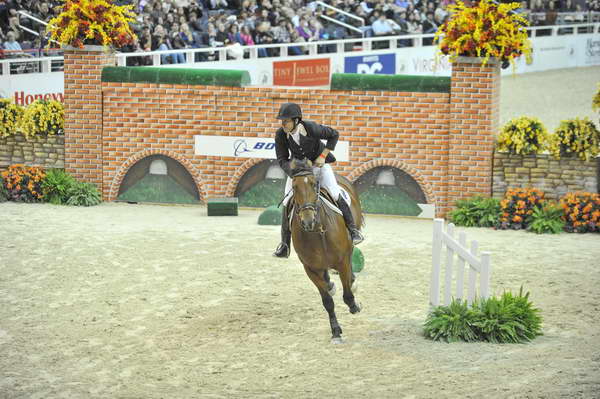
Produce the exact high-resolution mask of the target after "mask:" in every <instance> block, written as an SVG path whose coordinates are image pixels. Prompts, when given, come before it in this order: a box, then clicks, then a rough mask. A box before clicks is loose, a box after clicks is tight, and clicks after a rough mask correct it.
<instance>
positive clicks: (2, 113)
mask: <svg viewBox="0 0 600 399" xmlns="http://www.w3.org/2000/svg"><path fill="white" fill-rule="evenodd" d="M22 114H23V107H21V106H19V105H17V104H15V103H14V102H12V101H11V100H9V99H7V98H0V137H8V136H12V135H14V134H15V133H16V131H17V124H18V123H19V120H20V119H21V115H22Z"/></svg>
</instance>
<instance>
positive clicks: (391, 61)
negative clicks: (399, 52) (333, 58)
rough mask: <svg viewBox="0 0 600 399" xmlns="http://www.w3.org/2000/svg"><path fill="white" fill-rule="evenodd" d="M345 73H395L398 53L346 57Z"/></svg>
mask: <svg viewBox="0 0 600 399" xmlns="http://www.w3.org/2000/svg"><path fill="white" fill-rule="evenodd" d="M344 73H366V74H371V75H372V74H375V73H378V74H383V75H394V74H395V73H396V54H379V55H364V56H358V57H346V58H345V59H344Z"/></svg>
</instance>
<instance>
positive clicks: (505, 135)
mask: <svg viewBox="0 0 600 399" xmlns="http://www.w3.org/2000/svg"><path fill="white" fill-rule="evenodd" d="M548 141H549V135H548V131H547V130H546V128H545V127H544V125H543V124H542V122H541V121H540V120H539V119H537V118H531V117H527V116H521V117H520V118H516V119H511V120H510V121H509V122H508V123H507V124H506V125H504V126H503V127H502V130H501V131H500V136H499V137H498V150H499V151H506V152H509V153H511V154H519V155H527V154H539V153H540V152H542V151H544V150H545V149H546V147H547V146H548Z"/></svg>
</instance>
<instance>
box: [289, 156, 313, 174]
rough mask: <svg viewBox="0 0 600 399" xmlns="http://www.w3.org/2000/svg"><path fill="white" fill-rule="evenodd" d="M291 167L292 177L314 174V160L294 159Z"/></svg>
mask: <svg viewBox="0 0 600 399" xmlns="http://www.w3.org/2000/svg"><path fill="white" fill-rule="evenodd" d="M290 169H291V170H292V177H295V176H309V175H312V174H313V170H312V162H311V161H310V160H309V159H304V160H299V159H293V160H292V162H291V163H290Z"/></svg>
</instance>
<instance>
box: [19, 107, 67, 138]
mask: <svg viewBox="0 0 600 399" xmlns="http://www.w3.org/2000/svg"><path fill="white" fill-rule="evenodd" d="M64 124H65V109H64V106H63V104H62V103H61V102H59V101H56V100H35V101H34V102H33V103H31V104H30V105H29V106H27V107H26V108H25V111H24V112H23V115H22V117H21V120H20V122H19V123H18V131H19V132H21V133H22V134H23V135H24V136H25V137H26V138H28V139H29V138H32V137H34V136H38V135H47V136H53V135H56V134H63V133H64Z"/></svg>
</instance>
